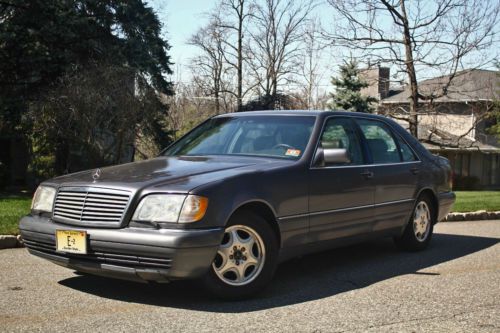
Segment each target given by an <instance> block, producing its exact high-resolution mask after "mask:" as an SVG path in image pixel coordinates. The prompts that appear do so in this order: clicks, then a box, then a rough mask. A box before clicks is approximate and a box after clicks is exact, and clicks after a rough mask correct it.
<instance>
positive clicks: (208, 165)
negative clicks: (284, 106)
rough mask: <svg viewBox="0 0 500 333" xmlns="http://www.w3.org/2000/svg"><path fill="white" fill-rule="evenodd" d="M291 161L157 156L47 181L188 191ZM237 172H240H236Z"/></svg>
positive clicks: (77, 184)
mask: <svg viewBox="0 0 500 333" xmlns="http://www.w3.org/2000/svg"><path fill="white" fill-rule="evenodd" d="M282 163H285V164H290V163H292V161H287V160H276V159H269V158H253V157H235V156H228V157H226V156H203V157H198V156H185V157H157V158H154V159H150V160H145V161H139V162H133V163H127V164H121V165H116V166H110V167H104V168H100V169H99V171H100V172H98V173H99V176H97V174H96V170H97V169H92V170H87V171H82V172H78V173H74V174H69V175H64V176H60V177H57V178H54V179H52V180H50V181H48V182H47V183H48V184H52V185H55V186H96V187H107V188H117V189H125V190H138V189H141V188H146V187H161V188H162V190H165V189H167V190H171V191H173V192H176V191H179V192H185V191H189V190H191V189H193V188H195V187H197V186H199V185H202V184H204V183H208V182H211V181H215V180H220V179H223V178H225V177H229V176H233V175H235V174H237V173H241V172H249V171H256V170H259V171H262V170H263V169H267V168H270V167H272V166H274V167H275V166H276V164H282ZM236 169H237V170H236Z"/></svg>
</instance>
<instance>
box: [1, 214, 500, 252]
mask: <svg viewBox="0 0 500 333" xmlns="http://www.w3.org/2000/svg"><path fill="white" fill-rule="evenodd" d="M499 219H500V211H496V212H487V211H485V210H478V211H476V212H465V213H449V214H448V215H446V217H445V218H444V219H443V220H441V222H457V221H480V220H499ZM16 247H24V244H23V240H22V238H21V235H17V236H12V235H0V250H2V249H11V248H16Z"/></svg>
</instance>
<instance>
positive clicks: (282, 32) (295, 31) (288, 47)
mask: <svg viewBox="0 0 500 333" xmlns="http://www.w3.org/2000/svg"><path fill="white" fill-rule="evenodd" d="M313 7H314V2H313V1H307V2H305V1H296V0H286V1H285V0H263V1H262V4H260V3H259V4H258V5H257V6H256V8H255V15H254V16H253V23H254V29H252V30H251V31H250V33H251V35H252V43H253V44H252V48H251V52H252V56H251V59H250V64H251V71H252V74H253V76H254V77H255V79H256V81H257V83H258V85H259V91H260V92H261V94H262V93H263V95H264V96H270V98H274V97H275V96H277V93H278V86H279V84H281V83H282V81H285V80H286V79H287V78H289V76H290V75H291V74H297V72H298V64H299V57H298V56H299V54H300V51H301V49H300V46H301V40H302V29H303V28H304V26H305V24H306V23H307V18H308V15H309V14H310V12H311V10H312V9H313Z"/></svg>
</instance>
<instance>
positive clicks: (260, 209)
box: [225, 199, 281, 248]
mask: <svg viewBox="0 0 500 333" xmlns="http://www.w3.org/2000/svg"><path fill="white" fill-rule="evenodd" d="M242 211H251V212H253V213H255V214H257V215H259V216H260V217H262V218H263V219H264V220H266V222H267V223H268V224H269V225H270V226H271V228H272V230H273V232H274V235H275V236H276V240H277V241H278V244H279V248H281V231H280V226H279V224H278V219H277V218H276V213H275V211H274V209H272V207H271V205H269V204H268V203H267V202H265V201H262V200H257V199H256V200H249V201H246V202H243V203H240V204H239V205H238V206H237V207H236V208H235V209H233V211H232V212H231V214H229V217H228V218H227V220H226V223H225V225H227V223H228V222H229V220H230V219H231V218H232V217H233V216H234V215H235V214H237V213H239V212H242Z"/></svg>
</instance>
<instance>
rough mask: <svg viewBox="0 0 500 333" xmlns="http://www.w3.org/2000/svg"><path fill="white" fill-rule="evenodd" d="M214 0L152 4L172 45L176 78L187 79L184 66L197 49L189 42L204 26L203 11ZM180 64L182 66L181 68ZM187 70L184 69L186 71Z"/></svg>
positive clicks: (161, 0)
mask: <svg viewBox="0 0 500 333" xmlns="http://www.w3.org/2000/svg"><path fill="white" fill-rule="evenodd" d="M214 3H215V1H212V0H153V1H151V2H150V4H151V6H153V8H154V9H155V10H156V12H157V13H158V16H159V18H160V20H161V22H162V23H163V25H164V31H165V33H166V36H167V40H168V42H169V43H170V45H171V47H172V48H171V49H170V56H171V60H172V62H173V63H174V64H175V65H174V66H173V70H174V72H175V73H174V79H175V78H179V77H178V76H179V75H180V76H181V77H180V79H181V80H186V79H188V78H187V75H185V77H182V73H181V72H182V71H183V70H182V67H183V66H185V65H187V64H188V63H189V59H190V58H192V57H194V56H195V55H196V53H197V49H196V48H195V47H194V46H190V45H188V44H187V41H188V40H189V38H190V37H191V36H192V35H193V34H194V33H195V32H196V31H197V30H198V29H199V28H201V27H202V26H203V24H204V22H206V19H205V18H204V15H203V13H204V12H207V11H209V10H210V9H211V8H212V6H213V5H214ZM179 66H182V67H180V68H179ZM186 71H187V70H186V69H184V72H186Z"/></svg>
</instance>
